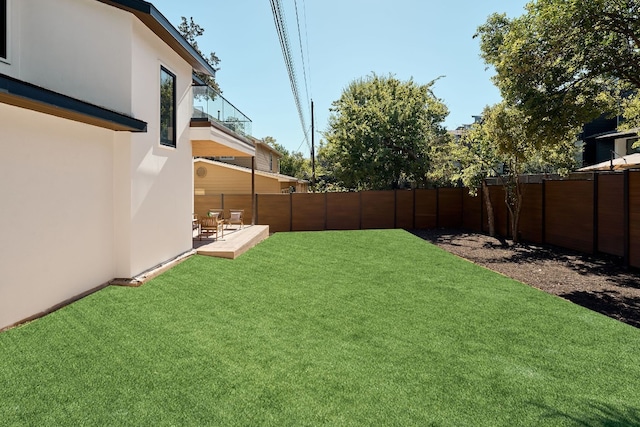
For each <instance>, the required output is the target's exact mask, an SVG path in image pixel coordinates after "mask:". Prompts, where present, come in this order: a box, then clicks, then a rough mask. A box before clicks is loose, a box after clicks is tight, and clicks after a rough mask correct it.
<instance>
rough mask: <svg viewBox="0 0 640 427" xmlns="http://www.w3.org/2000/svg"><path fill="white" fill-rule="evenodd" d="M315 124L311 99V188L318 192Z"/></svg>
mask: <svg viewBox="0 0 640 427" xmlns="http://www.w3.org/2000/svg"><path fill="white" fill-rule="evenodd" d="M315 136H316V131H315V126H314V124H313V99H312V100H311V190H312V191H313V192H314V193H315V192H316V145H315Z"/></svg>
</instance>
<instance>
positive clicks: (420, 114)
mask: <svg viewBox="0 0 640 427" xmlns="http://www.w3.org/2000/svg"><path fill="white" fill-rule="evenodd" d="M433 84H434V81H432V82H430V83H428V84H426V85H419V84H416V83H415V82H414V81H413V80H409V81H404V82H403V81H400V80H398V79H397V78H395V77H393V76H391V75H390V76H386V77H384V76H378V75H376V74H373V75H371V76H368V77H366V78H363V79H358V80H355V81H353V82H351V83H350V84H349V85H348V86H347V87H346V88H345V90H344V91H343V93H342V96H341V97H340V99H338V100H337V101H334V102H333V104H332V108H331V115H330V117H329V127H328V130H327V132H325V135H324V136H325V139H326V146H325V147H324V150H323V157H324V160H325V162H326V164H327V167H328V168H329V172H330V173H331V175H332V176H333V178H334V179H335V183H336V184H337V185H338V186H339V187H344V188H349V189H360V190H367V189H390V188H398V187H400V186H402V185H404V184H407V183H410V182H415V183H418V184H424V183H425V182H426V173H427V168H428V165H429V147H430V146H431V145H432V144H434V143H435V142H436V141H437V140H438V138H442V137H443V135H445V130H444V128H443V126H442V123H443V121H444V119H445V117H446V116H447V114H448V111H447V108H446V106H445V105H444V104H443V103H442V101H441V100H440V99H438V98H436V97H435V95H434V94H433V92H432V90H431V88H432V86H433Z"/></svg>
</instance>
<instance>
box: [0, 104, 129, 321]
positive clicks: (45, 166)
mask: <svg viewBox="0 0 640 427" xmlns="http://www.w3.org/2000/svg"><path fill="white" fill-rule="evenodd" d="M0 126H1V127H2V139H1V140H0V141H1V144H0V145H1V148H2V156H0V180H1V181H0V182H2V183H3V185H1V186H0V200H2V203H1V204H0V218H1V221H0V235H1V236H2V242H3V243H2V245H0V272H2V273H1V274H0V329H1V328H3V327H6V326H9V325H11V324H13V323H16V322H18V321H20V320H23V319H25V318H27V317H29V316H32V315H34V314H37V313H39V312H42V311H44V310H47V309H49V308H51V307H53V306H54V305H56V304H58V303H60V302H62V301H65V300H68V299H71V298H73V297H75V296H77V295H79V294H81V293H83V292H85V291H87V290H90V289H92V288H95V287H97V286H99V285H101V284H103V283H105V282H107V281H109V280H111V279H112V278H113V277H114V271H115V269H114V253H115V250H116V247H115V244H114V237H113V231H114V214H113V201H114V185H113V173H114V169H113V163H114V157H113V154H114V147H115V138H114V132H112V131H108V130H104V129H101V128H97V127H94V126H89V125H85V124H82V123H77V122H73V121H69V120H62V119H59V118H56V117H53V116H49V115H46V114H42V113H37V112H32V111H29V110H25V109H21V108H17V107H13V106H9V105H6V104H0ZM88 159H93V161H87V160H88Z"/></svg>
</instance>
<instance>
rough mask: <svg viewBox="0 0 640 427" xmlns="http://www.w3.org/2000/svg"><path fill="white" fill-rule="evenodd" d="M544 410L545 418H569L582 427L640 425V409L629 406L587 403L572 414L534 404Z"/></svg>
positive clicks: (629, 426)
mask: <svg viewBox="0 0 640 427" xmlns="http://www.w3.org/2000/svg"><path fill="white" fill-rule="evenodd" d="M534 405H535V406H538V407H539V408H542V409H543V410H545V414H544V415H543V417H545V418H552V419H555V418H561V419H565V420H570V421H572V422H573V423H575V425H578V426H584V427H632V426H636V427H637V426H640V411H639V410H638V409H637V408H633V407H630V406H623V407H617V406H613V405H609V404H605V403H589V404H588V405H587V406H586V407H585V408H584V411H583V413H582V414H580V415H574V414H569V413H566V412H561V411H558V410H556V409H554V408H551V407H550V406H547V405H541V404H534Z"/></svg>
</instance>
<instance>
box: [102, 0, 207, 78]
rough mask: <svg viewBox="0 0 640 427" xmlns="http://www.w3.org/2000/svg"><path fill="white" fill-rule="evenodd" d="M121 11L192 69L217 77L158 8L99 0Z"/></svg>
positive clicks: (135, 0)
mask: <svg viewBox="0 0 640 427" xmlns="http://www.w3.org/2000/svg"><path fill="white" fill-rule="evenodd" d="M98 1H99V2H101V3H104V4H108V5H110V6H113V7H116V8H118V9H121V10H125V11H127V12H130V13H132V14H134V15H135V16H136V17H137V18H138V19H139V20H140V21H142V23H144V24H145V25H146V26H147V27H149V29H150V30H151V31H153V32H154V33H155V34H156V35H157V36H158V37H160V39H162V40H163V41H164V42H165V43H166V44H168V45H169V47H171V48H172V49H173V50H174V51H175V52H176V53H177V54H178V55H180V56H181V57H182V58H183V59H184V60H185V61H187V62H188V63H189V64H190V65H191V67H192V68H193V69H194V70H196V71H198V72H200V73H204V74H208V75H210V76H215V74H216V70H215V69H214V68H213V67H212V66H211V64H209V63H208V62H207V60H206V59H204V58H203V57H202V55H201V54H200V52H198V51H197V50H195V49H194V48H193V46H191V45H190V44H189V42H188V41H187V40H186V39H185V38H184V37H183V36H182V34H180V32H179V31H178V30H177V29H176V28H175V27H174V26H173V25H172V24H171V23H170V22H169V21H168V20H167V18H165V17H164V15H163V14H162V13H160V11H159V10H158V9H156V7H155V6H154V5H153V4H151V3H149V2H146V1H143V0H98Z"/></svg>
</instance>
